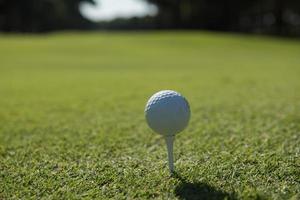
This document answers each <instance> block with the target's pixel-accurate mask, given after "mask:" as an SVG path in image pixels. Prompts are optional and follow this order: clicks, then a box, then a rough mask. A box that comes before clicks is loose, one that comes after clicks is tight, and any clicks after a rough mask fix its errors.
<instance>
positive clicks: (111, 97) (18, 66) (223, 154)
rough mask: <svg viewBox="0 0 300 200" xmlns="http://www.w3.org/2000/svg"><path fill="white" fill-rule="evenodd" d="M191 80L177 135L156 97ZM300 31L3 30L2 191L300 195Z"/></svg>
mask: <svg viewBox="0 0 300 200" xmlns="http://www.w3.org/2000/svg"><path fill="white" fill-rule="evenodd" d="M162 89H173V90H177V91H179V92H181V93H182V94H183V95H185V96H186V98H187V99H188V100H189V102H190V105H191V111H192V118H191V121H190V124H189V126H188V128H187V129H186V130H185V131H184V132H182V133H180V134H179V135H178V136H176V141H175V147H174V148H175V149H174V150H175V159H176V163H175V167H176V170H177V174H176V175H175V176H173V177H170V176H169V173H168V168H167V162H166V149H165V144H164V141H163V139H162V138H161V137H160V136H159V135H157V134H155V133H153V132H152V131H151V130H150V129H149V128H148V127H147V125H146V123H145V120H144V113H143V109H144V106H145V103H146V101H147V99H148V98H149V96H151V95H152V94H153V93H154V92H156V91H158V90H162ZM299 91H300V41H296V40H287V39H276V38H263V37H252V36H241V35H230V34H216V33H205V32H193V33H188V32H180V33H174V32H173V33H172V32H153V33H60V34H49V35H0V97H1V98H0V105H1V106H0V199H40V198H45V199H82V198H86V199H91V198H99V199H108V198H111V199H152V198H155V199H167V198H169V199H176V198H177V199H199V198H202V199H226V198H227V199H294V200H296V199H299V198H300V196H299V194H300V157H299V156H300V92H299Z"/></svg>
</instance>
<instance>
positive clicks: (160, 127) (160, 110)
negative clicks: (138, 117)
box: [145, 90, 190, 136]
mask: <svg viewBox="0 0 300 200" xmlns="http://www.w3.org/2000/svg"><path fill="white" fill-rule="evenodd" d="M145 115H146V120H147V123H148V125H149V126H150V128H151V129H153V130H154V131H155V132H157V133H159V134H161V135H164V136H171V135H175V134H176V133H179V132H181V131H182V130H183V129H184V128H185V127H186V126H187V125H188V122H189V119H190V106H189V103H188V102H187V100H186V99H185V98H184V97H183V96H182V95H181V94H180V93H178V92H175V91H172V90H162V91H159V92H157V93H155V94H154V95H153V96H151V97H150V99H149V100H148V102H147V105H146V108H145Z"/></svg>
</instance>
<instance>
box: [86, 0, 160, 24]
mask: <svg viewBox="0 0 300 200" xmlns="http://www.w3.org/2000/svg"><path fill="white" fill-rule="evenodd" d="M95 2H96V5H92V4H89V3H83V4H82V5H81V6H80V11H81V13H82V14H83V15H84V16H85V17H86V18H88V19H90V20H92V21H109V20H113V19H116V18H130V17H135V16H137V17H143V16H147V15H150V16H153V15H155V14H156V12H157V8H156V7H155V6H154V5H152V4H149V3H148V2H146V1H144V0H95Z"/></svg>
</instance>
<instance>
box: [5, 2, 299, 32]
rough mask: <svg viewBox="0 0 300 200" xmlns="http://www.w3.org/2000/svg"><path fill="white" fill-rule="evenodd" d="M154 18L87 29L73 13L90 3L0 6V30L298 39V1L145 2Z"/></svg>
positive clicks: (84, 23)
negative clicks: (196, 32) (188, 32)
mask: <svg viewBox="0 0 300 200" xmlns="http://www.w3.org/2000/svg"><path fill="white" fill-rule="evenodd" d="M146 1H148V2H149V3H152V4H155V5H156V6H157V7H158V14H157V15H156V16H155V17H149V16H147V17H142V18H136V17H134V18H131V19H116V20H113V21H111V22H99V23H94V24H93V23H92V22H89V21H88V20H86V19H85V18H83V17H82V16H81V14H80V12H79V5H80V3H82V2H89V3H94V0H0V30H2V31H15V32H44V31H51V30H61V29H89V28H95V29H99V28H100V29H101V28H102V29H206V30H215V31H234V32H250V33H251V32H255V33H267V34H277V35H285V36H300V0H242V1H241V0H146Z"/></svg>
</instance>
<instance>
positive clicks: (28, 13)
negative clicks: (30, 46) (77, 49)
mask: <svg viewBox="0 0 300 200" xmlns="http://www.w3.org/2000/svg"><path fill="white" fill-rule="evenodd" d="M83 1H86V2H90V3H94V1H93V0H0V30H2V31H15V32H45V31H51V30H58V29H82V28H87V27H88V26H89V25H90V22H89V21H87V20H86V19H84V18H83V17H82V16H81V15H80V12H79V4H80V3H81V2H83Z"/></svg>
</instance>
